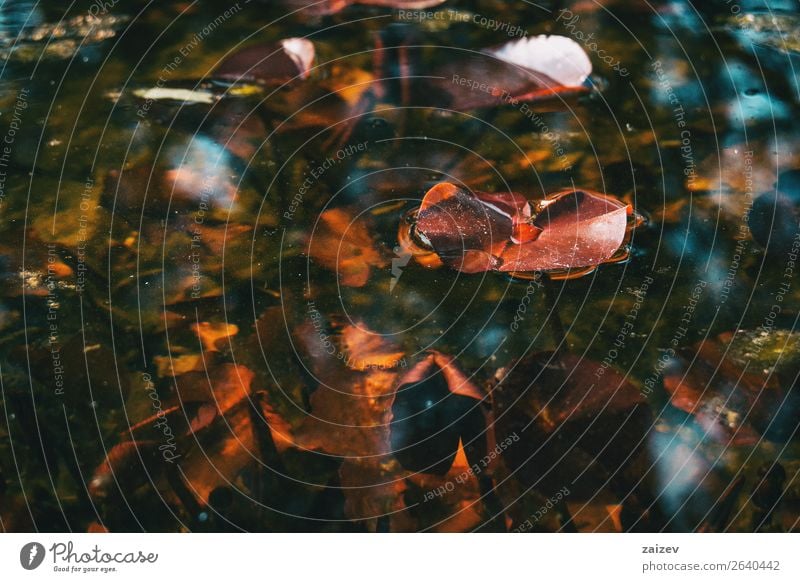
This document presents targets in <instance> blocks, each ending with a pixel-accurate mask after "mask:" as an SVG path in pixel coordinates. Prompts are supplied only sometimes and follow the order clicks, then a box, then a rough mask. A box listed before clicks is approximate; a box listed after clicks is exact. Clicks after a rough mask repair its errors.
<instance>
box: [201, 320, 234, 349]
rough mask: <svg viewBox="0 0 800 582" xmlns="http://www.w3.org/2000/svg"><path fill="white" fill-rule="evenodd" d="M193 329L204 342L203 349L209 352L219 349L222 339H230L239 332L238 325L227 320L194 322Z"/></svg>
mask: <svg viewBox="0 0 800 582" xmlns="http://www.w3.org/2000/svg"><path fill="white" fill-rule="evenodd" d="M191 329H192V331H194V332H195V333H196V334H197V337H198V338H199V339H200V341H201V342H202V344H203V349H205V351H207V352H217V351H219V348H218V345H219V343H220V342H221V341H222V340H229V339H230V338H232V337H233V336H235V335H236V334H237V333H239V327H238V326H237V325H235V324H233V323H228V322H225V321H222V322H217V323H211V322H208V321H203V322H200V323H193V324H192V326H191Z"/></svg>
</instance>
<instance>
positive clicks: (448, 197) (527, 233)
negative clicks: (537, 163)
mask: <svg viewBox="0 0 800 582" xmlns="http://www.w3.org/2000/svg"><path fill="white" fill-rule="evenodd" d="M630 213H631V208H630V206H629V205H627V204H625V203H624V202H621V201H619V200H617V199H615V198H611V197H609V196H605V195H603V194H599V193H597V192H592V191H589V190H574V191H572V190H567V191H563V192H559V193H556V194H554V195H552V196H550V197H548V198H547V199H546V200H544V201H542V202H540V203H539V205H538V212H537V213H534V212H533V209H532V207H531V204H530V203H529V202H528V201H527V200H525V198H524V197H522V196H520V195H519V194H515V193H512V192H509V193H499V194H488V193H485V192H471V191H468V190H465V189H463V188H459V187H458V186H455V185H454V184H450V183H442V184H437V185H436V186H434V187H433V188H431V190H429V191H428V193H427V194H426V195H425V198H424V199H423V201H422V205H421V206H420V209H419V212H418V214H417V221H416V234H417V236H418V238H419V239H420V240H421V241H422V242H423V244H425V245H427V246H429V247H430V248H431V249H432V250H433V251H434V252H435V253H436V254H437V255H438V256H439V258H440V259H442V261H443V262H444V263H445V264H446V265H447V266H449V267H451V268H453V269H457V270H459V271H463V272H465V273H480V272H483V271H489V270H495V271H502V272H522V271H558V270H566V269H575V268H581V267H592V266H596V265H600V264H602V263H605V262H608V261H610V260H612V259H613V257H614V255H615V254H617V252H618V251H619V250H620V248H621V247H622V245H623V242H624V241H625V236H626V233H627V230H628V215H629V214H630Z"/></svg>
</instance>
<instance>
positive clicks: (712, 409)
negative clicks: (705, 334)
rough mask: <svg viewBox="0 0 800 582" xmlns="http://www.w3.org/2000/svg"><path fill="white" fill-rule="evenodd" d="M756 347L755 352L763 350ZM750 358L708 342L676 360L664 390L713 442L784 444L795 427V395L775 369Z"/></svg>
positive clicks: (665, 374)
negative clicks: (779, 442) (768, 440)
mask: <svg viewBox="0 0 800 582" xmlns="http://www.w3.org/2000/svg"><path fill="white" fill-rule="evenodd" d="M722 337H723V338H724V339H727V338H728V336H722ZM733 341H736V340H735V339H734V340H733ZM758 345H759V344H758V343H756V344H754V345H753V351H761V350H759V349H758ZM737 350H738V349H734V350H732V351H731V352H730V355H735V354H736V353H737ZM751 358H752V355H751ZM751 358H748V360H750V359H751ZM748 360H745V361H744V362H743V361H742V360H741V359H738V361H737V360H736V359H733V358H731V357H729V350H728V349H726V347H725V345H724V344H723V343H721V342H719V341H718V340H714V339H710V340H706V341H703V342H701V343H700V344H698V345H697V346H695V347H694V348H693V349H691V350H685V351H684V352H682V353H680V354H678V355H677V356H676V357H675V358H673V360H672V361H671V363H670V367H669V368H668V369H667V371H666V372H665V373H664V388H665V389H666V390H667V392H668V393H669V394H670V398H671V402H672V405H673V406H675V407H676V408H679V409H680V410H683V411H684V412H688V413H689V414H691V415H692V416H693V417H694V419H695V420H696V421H697V423H698V424H699V425H700V427H701V428H702V430H703V433H704V436H705V437H707V438H709V439H711V440H713V441H716V442H719V443H724V444H730V445H754V444H756V443H758V442H760V441H761V439H762V438H764V437H766V438H769V439H776V440H782V439H783V438H784V437H785V436H788V435H791V434H792V433H793V432H794V430H795V428H796V426H797V418H796V410H797V401H796V400H797V397H796V395H795V394H794V393H793V392H790V391H789V390H787V389H788V388H791V385H788V386H787V385H786V384H785V383H784V382H781V380H780V378H779V376H778V375H777V374H774V373H773V371H772V370H770V369H769V368H763V367H759V366H754V365H751V363H750V361H748ZM789 376H790V377H791V374H789Z"/></svg>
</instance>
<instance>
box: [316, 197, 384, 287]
mask: <svg viewBox="0 0 800 582" xmlns="http://www.w3.org/2000/svg"><path fill="white" fill-rule="evenodd" d="M307 252H308V255H309V256H310V257H311V258H312V259H313V260H314V261H316V262H317V263H319V264H320V265H322V266H323V267H325V268H326V269H329V270H331V271H335V272H336V273H337V274H338V275H339V280H340V282H341V284H342V285H345V286H348V287H363V286H364V285H366V284H367V281H368V280H369V276H370V270H371V269H372V267H384V266H386V260H385V259H384V257H383V256H382V255H381V253H380V252H379V251H378V249H377V248H376V246H375V241H374V240H373V238H372V235H371V234H370V232H369V230H368V228H367V225H366V223H365V222H364V219H363V218H361V217H359V218H355V217H354V216H353V215H352V214H351V213H350V212H349V211H347V210H345V209H344V208H332V209H330V210H326V211H325V212H323V213H322V215H321V216H320V220H319V225H318V227H317V228H316V230H315V231H314V232H313V233H312V234H311V235H310V236H309V238H308V251H307Z"/></svg>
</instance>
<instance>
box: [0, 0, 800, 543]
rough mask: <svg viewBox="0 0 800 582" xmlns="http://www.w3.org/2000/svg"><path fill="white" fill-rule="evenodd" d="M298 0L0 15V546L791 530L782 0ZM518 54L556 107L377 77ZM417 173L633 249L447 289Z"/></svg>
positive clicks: (785, 10) (447, 274)
mask: <svg viewBox="0 0 800 582" xmlns="http://www.w3.org/2000/svg"><path fill="white" fill-rule="evenodd" d="M303 4H307V3H303V2H296V1H295V2H287V3H282V2H277V1H264V2H256V1H255V0H254V1H251V2H247V1H244V0H242V1H241V2H238V3H235V4H231V3H228V2H225V1H216V0H215V1H209V2H203V3H200V2H150V3H146V2H142V1H133V0H119V1H117V2H115V1H113V0H106V1H105V2H100V1H99V0H97V1H96V2H94V3H88V2H76V3H73V4H70V5H69V7H67V5H65V4H64V3H57V2H22V1H8V0H7V1H6V2H4V3H3V4H2V6H0V54H1V55H2V59H3V60H2V68H1V69H0V111H1V112H2V115H0V139H2V140H3V142H2V143H0V285H1V286H0V380H1V384H0V387H2V394H0V396H1V397H0V408H2V414H0V528H1V529H3V530H6V531H32V530H58V531H63V530H72V531H86V530H87V529H92V530H98V529H103V528H106V529H108V530H111V531H139V530H142V529H145V530H148V531H178V530H193V531H196V530H202V531H238V530H258V531H265V530H266V531H297V530H300V531H307V530H312V531H317V530H321V531H376V530H377V531H408V530H434V531H471V530H476V529H480V530H490V531H555V530H573V531H574V530H576V529H577V530H579V531H620V530H630V529H642V530H652V531H659V530H668V531H693V530H703V531H755V530H759V531H791V530H796V529H797V527H798V516H800V482H799V481H798V471H800V456H798V454H799V453H800V449H798V446H797V426H798V418H799V417H798V414H800V410H799V409H798V397H797V394H796V391H797V390H796V384H797V378H798V373H800V340H798V337H800V336H798V335H797V333H796V331H795V328H796V326H797V322H798V307H799V306H800V302H799V301H798V299H800V277H798V273H800V264H798V263H797V260H798V251H799V250H800V226H799V225H800V173H797V172H798V170H800V158H798V146H800V144H799V143H798V136H800V132H799V131H798V130H799V129H800V127H798V120H800V115H799V114H800V102H799V101H798V99H799V96H800V93H799V91H800V88H799V87H798V77H797V71H798V68H797V67H798V65H800V60H799V59H798V58H797V55H798V54H800V52H799V51H800V12H798V9H800V5H799V4H798V3H797V2H794V1H789V0H786V1H780V0H776V1H774V2H766V0H765V1H764V2H748V1H744V0H741V1H736V0H732V1H724V0H717V1H715V2H707V1H706V2H696V3H692V2H688V1H671V2H660V1H653V2H638V1H634V2H622V1H620V2H605V3H602V5H601V4H600V3H594V2H582V1H575V2H550V1H546V0H543V1H541V2H527V1H523V0H516V1H511V2H500V1H491V0H483V1H478V0H476V1H455V0H448V1H447V2H444V3H441V4H439V5H438V6H434V7H431V8H428V9H426V11H425V12H419V11H411V10H393V9H391V8H386V7H381V6H368V5H352V6H347V7H344V8H343V9H342V10H341V11H338V12H335V13H332V14H316V13H314V12H313V11H312V10H309V9H304V8H303V7H302V5H303ZM330 4H334V3H330ZM298 6H300V8H299V9H298ZM539 34H548V35H561V36H565V37H569V38H571V39H573V40H574V41H575V42H576V43H578V45H580V47H581V48H582V50H583V51H584V52H585V53H586V54H587V55H588V57H589V59H590V60H591V62H592V65H593V70H592V73H591V75H590V76H589V77H588V79H586V81H585V82H584V86H583V89H582V90H581V91H579V93H581V94H580V95H576V96H573V95H569V96H565V98H564V99H563V100H561V99H555V100H550V101H546V102H542V101H536V102H533V103H526V102H521V103H516V104H515V103H504V104H499V105H497V106H485V107H479V108H467V107H464V108H458V107H448V106H447V105H446V101H444V102H442V104H440V102H439V100H438V99H439V96H440V95H445V96H446V94H447V92H448V89H442V87H441V86H437V85H430V86H428V85H416V86H412V87H411V89H409V85H408V84H407V83H405V82H403V79H402V78H403V77H409V76H422V77H424V76H425V75H430V71H432V70H443V69H441V68H447V67H451V68H452V69H453V70H454V71H457V72H459V73H460V74H461V76H462V77H464V78H468V79H472V80H473V81H475V82H478V83H481V82H484V79H486V82H489V83H491V82H495V83H496V82H499V81H501V80H502V79H500V80H498V76H500V75H501V74H502V73H503V71H504V70H505V69H503V68H502V67H500V66H494V65H492V66H488V67H485V66H484V67H479V66H477V65H475V64H474V63H475V62H477V61H478V60H479V59H480V57H479V56H476V53H477V51H481V50H483V49H488V48H492V47H498V46H500V45H503V44H504V43H508V42H510V41H515V40H517V39H519V38H521V37H523V36H524V35H527V36H528V37H533V36H535V35H539ZM298 38H304V39H307V41H310V42H311V43H313V48H314V53H315V54H314V55H313V56H314V60H313V64H312V65H311V68H310V70H309V71H308V72H307V74H305V73H303V74H299V75H298V74H297V71H295V72H293V73H291V74H288V75H286V73H281V75H284V77H285V78H279V77H280V75H278V74H277V73H275V74H274V78H270V79H268V80H267V82H265V81H264V79H263V78H262V79H246V80H243V81H240V82H237V83H232V82H231V80H230V78H228V79H223V78H221V76H222V75H221V74H220V73H219V69H218V67H219V66H220V62H221V61H223V60H225V59H226V58H228V57H230V56H231V55H233V54H235V53H237V52H238V51H240V50H242V49H243V48H246V47H250V46H255V45H258V46H260V47H262V48H259V49H256V51H261V53H259V54H262V55H263V56H266V55H267V54H270V51H272V52H275V51H276V50H278V49H277V48H276V47H277V46H278V45H276V44H275V43H279V42H280V41H281V40H282V39H298ZM293 42H295V43H296V44H294V45H290V46H295V47H297V46H299V47H301V48H303V50H306V49H307V47H308V45H307V44H304V43H303V42H302V41H293ZM265 43H266V44H265ZM264 46H271V47H272V48H270V49H269V50H267V49H266V48H263V47H264ZM303 54H305V53H303ZM249 58H250V60H249V61H247V60H246V63H248V64H247V66H245V67H244V69H248V68H249V67H250V66H251V65H252V64H254V61H253V58H252V57H249ZM259 58H261V57H259ZM256 60H258V59H256ZM285 64H286V63H284V65H285ZM233 66H234V68H237V67H238V69H242V65H241V64H237V63H234V65H233ZM271 66H272V65H270V67H271ZM270 67H267V69H268V70H269V71H273V69H272V68H270ZM459 67H461V68H459ZM276 69H277V65H275V70H276ZM289 69H290V70H291V67H289ZM215 71H216V73H215ZM234 72H235V73H236V74H237V75H238V74H239V73H240V72H241V71H239V70H236V71H234ZM546 72H548V73H549V71H546ZM269 74H270V75H272V74H273V73H272V72H270V73H269ZM554 74H555V73H554ZM447 79H449V77H448V78H447ZM447 79H446V80H447ZM451 84H453V85H454V84H455V83H451ZM420 87H422V89H420ZM414 92H416V93H415V94H412V93H414ZM443 181H447V182H454V183H458V184H461V185H463V187H464V188H468V189H473V190H475V191H481V192H509V191H513V192H517V193H520V194H522V195H523V196H524V197H525V198H527V199H528V200H531V201H541V200H543V199H545V198H546V197H547V196H548V195H551V194H553V193H556V192H560V191H563V190H565V189H570V190H571V189H587V190H591V191H596V192H600V193H603V194H605V195H608V196H613V197H614V198H615V199H618V200H621V201H622V202H623V203H624V204H627V205H630V208H631V209H632V211H635V215H632V216H631V217H630V218H629V222H630V223H631V224H633V223H634V222H635V221H636V218H637V217H638V218H639V222H640V224H639V225H638V226H637V227H636V228H635V229H634V230H633V231H632V233H629V237H628V239H627V240H626V241H625V247H624V248H623V249H621V250H620V252H619V253H618V254H617V255H616V258H619V259H624V260H618V261H610V262H608V261H607V262H606V263H605V264H602V265H600V266H599V267H597V268H596V269H595V270H593V271H591V272H586V271H587V270H586V269H584V270H583V271H581V272H578V270H575V271H573V272H572V273H571V274H572V275H573V276H571V277H570V276H567V277H565V276H564V275H565V273H564V272H558V273H550V274H547V273H545V274H543V275H541V276H540V275H536V276H535V278H533V279H531V277H534V275H533V274H531V273H529V274H527V276H516V277H512V276H510V275H509V274H507V273H501V272H495V271H485V272H479V273H472V274H468V273H464V272H459V271H458V270H455V269H452V268H448V267H445V266H441V265H440V264H438V263H440V261H438V259H437V258H436V256H435V254H432V253H430V252H426V251H424V250H423V249H421V248H420V247H419V246H414V245H410V244H409V237H411V236H412V234H409V232H408V231H409V229H410V221H413V219H414V216H415V214H414V213H415V210H416V209H417V208H418V207H419V206H420V202H421V200H422V198H423V196H424V195H425V193H426V192H427V191H428V190H429V189H430V188H431V187H432V186H434V185H435V184H437V183H439V182H443ZM412 230H413V229H412ZM398 237H399V238H398ZM415 253H416V254H415ZM412 255H413V256H412ZM550 275H553V276H550ZM577 275H582V276H577ZM431 350H435V352H431ZM433 354H435V355H433ZM450 358H452V359H450ZM420 362H422V364H420ZM417 366H422V367H417ZM412 371H414V372H412ZM413 373H416V376H414V375H413ZM409 374H412V375H411V376H409ZM454 374H455V376H454ZM459 374H460V375H459ZM398 388H400V390H398ZM797 389H800V388H797Z"/></svg>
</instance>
